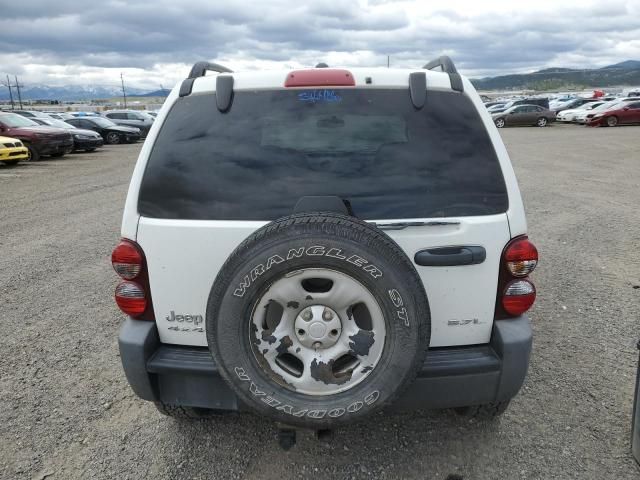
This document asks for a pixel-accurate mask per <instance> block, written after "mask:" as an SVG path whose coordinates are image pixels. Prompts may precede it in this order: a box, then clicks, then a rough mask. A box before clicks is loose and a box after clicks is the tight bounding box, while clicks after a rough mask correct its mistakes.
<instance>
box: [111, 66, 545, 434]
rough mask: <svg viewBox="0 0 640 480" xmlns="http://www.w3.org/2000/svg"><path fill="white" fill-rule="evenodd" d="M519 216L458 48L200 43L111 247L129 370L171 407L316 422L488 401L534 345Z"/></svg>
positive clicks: (475, 408)
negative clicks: (255, 57) (426, 59)
mask: <svg viewBox="0 0 640 480" xmlns="http://www.w3.org/2000/svg"><path fill="white" fill-rule="evenodd" d="M207 71H213V72H215V75H208V76H207V75H205V73H206V72H207ZM526 233H527V227H526V222H525V214H524V208H523V204H522V200H521V197H520V192H519V190H518V184H517V182H516V177H515V175H514V172H513V169H512V166H511V163H510V160H509V156H508V155H507V152H506V150H505V147H504V145H503V143H502V141H501V139H500V136H499V134H498V131H497V130H496V127H495V125H494V124H493V122H492V120H491V116H490V115H489V114H488V113H487V112H486V110H485V109H484V107H483V105H482V102H481V100H480V98H479V96H478V94H477V93H476V91H475V90H474V88H473V86H472V85H471V83H470V82H469V81H468V80H467V79H466V78H464V77H462V76H461V75H460V74H458V72H457V71H456V69H455V66H454V65H453V63H452V62H451V60H450V59H449V58H447V57H441V58H439V59H437V60H435V61H433V62H430V63H429V64H427V65H425V66H424V67H423V68H422V69H420V68H418V69H374V68H362V69H355V68H353V69H336V68H328V67H327V66H326V65H324V64H319V65H318V66H316V68H309V69H302V70H294V71H290V70H287V71H284V70H283V71H262V72H231V71H230V70H228V69H226V68H224V67H222V66H220V65H216V64H209V63H206V62H200V63H197V64H196V65H194V67H193V69H192V71H191V73H190V75H189V77H188V78H187V79H185V80H184V81H183V82H181V83H180V84H179V85H177V86H176V88H174V89H173V91H172V92H171V94H170V95H169V97H168V99H167V101H166V102H165V104H164V106H163V108H162V110H161V111H160V113H159V115H158V118H157V121H156V122H155V123H154V124H153V127H152V128H151V131H150V132H149V135H148V137H147V140H146V142H145V144H144V146H143V148H142V151H141V152H140V156H139V158H138V162H137V164H136V167H135V170H134V173H133V177H132V180H131V185H130V188H129V193H128V196H127V201H126V206H125V211H124V218H123V224H122V241H121V242H120V244H119V245H118V246H117V247H116V248H115V250H114V251H113V254H112V261H113V266H114V268H115V270H116V272H117V273H118V275H119V276H120V277H122V281H121V282H120V284H119V285H118V286H117V288H116V292H115V299H116V302H117V304H118V306H119V307H120V308H121V309H122V311H123V312H124V313H126V314H127V318H126V319H125V321H124V323H123V325H122V329H121V331H120V338H119V345H120V352H121V359H122V364H123V367H124V371H125V374H126V376H127V379H128V381H129V383H130V384H131V387H132V388H133V390H134V391H135V393H136V394H137V395H138V396H139V397H141V398H142V399H144V400H149V401H152V402H155V404H156V405H157V407H158V408H159V410H160V411H161V412H163V413H165V414H168V415H172V416H182V417H200V416H206V415H209V414H212V413H216V412H217V413H219V412H224V411H236V410H249V411H253V412H255V413H257V414H260V415H263V416H266V417H269V418H271V419H273V420H274V421H277V422H279V423H280V424H285V425H290V426H292V427H306V428H312V429H316V430H319V431H320V430H324V429H328V428H331V427H335V426H338V425H341V424H345V423H348V422H352V421H355V420H360V419H363V418H365V417H367V416H369V415H371V414H372V413H373V412H375V411H378V410H380V409H382V408H383V407H389V408H390V409H403V410H407V409H424V408H445V407H446V408H455V409H456V411H458V412H459V413H463V414H468V415H476V416H484V417H487V416H495V415H498V414H500V413H502V412H503V411H504V409H505V408H506V406H507V405H508V403H509V400H510V399H511V398H512V397H513V396H514V395H516V393H517V392H518V390H519V389H520V387H521V385H522V382H523V380H524V378H525V375H526V372H527V366H528V363H529V354H530V351H531V338H532V335H531V327H530V323H529V320H528V318H527V317H526V316H525V315H524V314H525V312H526V311H527V310H528V309H529V308H530V307H531V305H532V304H533V302H534V300H535V295H536V293H535V288H534V286H533V284H532V283H531V281H530V280H529V278H528V275H529V274H530V273H531V271H532V270H533V269H534V268H535V266H536V263H537V259H538V254H537V251H536V248H535V247H534V246H533V244H532V243H531V242H530V241H529V240H528V239H527V236H526Z"/></svg>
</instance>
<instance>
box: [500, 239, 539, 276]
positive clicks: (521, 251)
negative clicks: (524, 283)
mask: <svg viewBox="0 0 640 480" xmlns="http://www.w3.org/2000/svg"><path fill="white" fill-rule="evenodd" d="M504 261H505V265H506V267H507V269H508V270H509V273H511V275H513V276H514V277H526V276H527V275H529V274H530V273H531V272H533V269H534V268H536V265H537V264H538V249H537V248H536V247H535V245H534V244H533V243H531V242H530V241H529V239H528V238H516V239H515V240H514V241H512V242H511V243H509V245H508V246H507V248H506V250H505V252H504Z"/></svg>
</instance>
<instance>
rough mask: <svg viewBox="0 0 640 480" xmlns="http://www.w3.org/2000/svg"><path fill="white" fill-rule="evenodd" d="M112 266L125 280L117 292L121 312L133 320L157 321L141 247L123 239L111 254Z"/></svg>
mask: <svg viewBox="0 0 640 480" xmlns="http://www.w3.org/2000/svg"><path fill="white" fill-rule="evenodd" d="M111 264H112V265H113V269H114V270H115V271H116V273H117V274H118V275H119V276H120V277H121V278H122V279H123V281H122V282H120V283H119V284H118V286H117V287H116V291H115V300H116V303H117V304H118V307H119V308H120V310H122V311H123V312H124V313H126V314H127V315H129V316H131V317H133V318H140V319H145V320H155V317H154V314H153V307H152V304H151V291H150V289H149V276H148V272H147V264H146V261H145V257H144V252H143V251H142V249H141V248H140V246H139V245H138V244H137V243H135V242H133V241H131V240H126V239H123V240H122V241H121V242H120V243H119V244H118V245H117V246H116V248H114V249H113V252H112V253H111ZM133 280H135V281H133Z"/></svg>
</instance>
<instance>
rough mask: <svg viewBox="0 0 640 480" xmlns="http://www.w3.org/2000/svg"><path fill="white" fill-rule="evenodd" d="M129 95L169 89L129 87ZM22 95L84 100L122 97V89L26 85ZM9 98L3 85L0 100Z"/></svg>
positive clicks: (158, 94)
mask: <svg viewBox="0 0 640 480" xmlns="http://www.w3.org/2000/svg"><path fill="white" fill-rule="evenodd" d="M12 90H13V99H14V100H16V101H17V100H18V93H17V91H16V89H15V88H13V89H12ZM126 92H127V96H136V97H166V96H167V95H168V94H169V90H166V89H161V90H154V91H151V89H143V88H133V87H127V89H126ZM20 95H21V96H22V99H23V100H60V101H71V100H76V101H82V100H98V99H104V98H113V97H121V96H122V89H121V88H120V87H118V86H109V85H64V86H60V87H56V86H50V85H41V84H38V85H26V86H24V87H22V88H20ZM7 100H9V89H8V88H6V87H2V89H1V90H0V101H7Z"/></svg>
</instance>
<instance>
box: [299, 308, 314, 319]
mask: <svg viewBox="0 0 640 480" xmlns="http://www.w3.org/2000/svg"><path fill="white" fill-rule="evenodd" d="M312 318H313V312H312V311H311V310H305V311H304V312H302V319H303V320H306V321H307V322H308V321H309V320H311V319H312Z"/></svg>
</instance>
